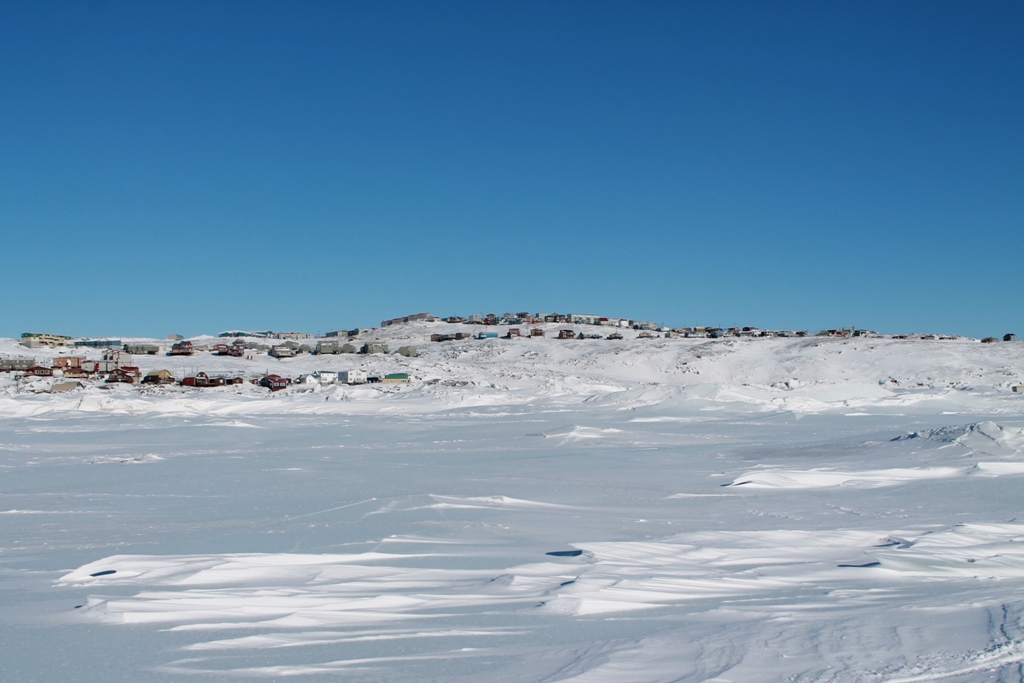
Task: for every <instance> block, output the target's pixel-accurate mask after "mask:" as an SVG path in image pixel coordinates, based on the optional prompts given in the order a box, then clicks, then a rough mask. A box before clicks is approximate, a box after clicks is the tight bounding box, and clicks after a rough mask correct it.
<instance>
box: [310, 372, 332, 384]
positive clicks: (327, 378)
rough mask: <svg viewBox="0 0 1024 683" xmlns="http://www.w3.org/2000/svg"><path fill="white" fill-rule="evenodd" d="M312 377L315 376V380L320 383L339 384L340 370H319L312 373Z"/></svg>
mask: <svg viewBox="0 0 1024 683" xmlns="http://www.w3.org/2000/svg"><path fill="white" fill-rule="evenodd" d="M310 377H312V378H314V380H315V381H317V382H319V383H320V384H337V383H338V372H337V371H335V370H317V371H316V372H314V373H312V374H311V375H310Z"/></svg>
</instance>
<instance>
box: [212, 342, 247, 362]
mask: <svg viewBox="0 0 1024 683" xmlns="http://www.w3.org/2000/svg"><path fill="white" fill-rule="evenodd" d="M239 341H240V340H239ZM213 353H214V355H216V356H231V357H233V358H241V357H242V356H243V355H244V354H245V342H242V343H241V344H239V343H238V342H237V341H236V342H235V343H233V344H217V345H216V346H214V347H213Z"/></svg>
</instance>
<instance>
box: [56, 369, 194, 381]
mask: <svg viewBox="0 0 1024 683" xmlns="http://www.w3.org/2000/svg"><path fill="white" fill-rule="evenodd" d="M65 376H67V373H65ZM142 383H143V384H174V375H172V374H171V371H170V370H154V371H152V372H147V373H146V376H145V377H143V378H142Z"/></svg>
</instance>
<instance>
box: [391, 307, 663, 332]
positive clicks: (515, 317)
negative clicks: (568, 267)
mask: <svg viewBox="0 0 1024 683" xmlns="http://www.w3.org/2000/svg"><path fill="white" fill-rule="evenodd" d="M418 321H423V322H446V323H452V324H462V325H540V324H543V323H562V324H570V325H605V326H609V327H627V328H632V329H634V330H657V329H659V327H658V325H657V324H656V323H652V322H647V321H644V320H629V319H627V318H607V317H602V316H597V315H585V314H581V313H569V314H560V313H528V312H525V311H523V312H520V313H502V314H501V315H497V314H496V313H486V314H480V313H474V314H472V315H470V316H469V317H467V318H462V317H460V316H457V315H453V316H450V317H447V318H438V317H437V316H433V315H431V314H429V313H416V314H414V315H407V316H403V317H401V318H392V319H391V320H384V321H381V324H380V326H381V327H391V326H392V325H398V324H401V323H410V322H418Z"/></svg>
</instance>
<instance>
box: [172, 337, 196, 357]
mask: <svg viewBox="0 0 1024 683" xmlns="http://www.w3.org/2000/svg"><path fill="white" fill-rule="evenodd" d="M193 354H195V349H193V348H192V342H190V341H179V342H175V343H174V344H172V345H171V350H170V351H168V352H167V355H168V356H191V355H193Z"/></svg>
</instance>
